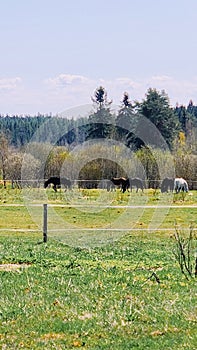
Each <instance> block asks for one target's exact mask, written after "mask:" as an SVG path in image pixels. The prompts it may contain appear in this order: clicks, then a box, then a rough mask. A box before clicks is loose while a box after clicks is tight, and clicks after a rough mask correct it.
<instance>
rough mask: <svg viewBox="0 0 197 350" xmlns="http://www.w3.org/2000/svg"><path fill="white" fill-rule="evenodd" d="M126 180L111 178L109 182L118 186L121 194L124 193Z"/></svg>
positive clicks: (123, 178)
mask: <svg viewBox="0 0 197 350" xmlns="http://www.w3.org/2000/svg"><path fill="white" fill-rule="evenodd" d="M126 181H127V180H126V179H125V177H112V179H111V182H112V183H113V184H114V185H115V186H118V187H119V188H120V189H121V191H122V192H125V190H124V188H125V184H126Z"/></svg>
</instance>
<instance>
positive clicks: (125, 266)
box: [0, 188, 197, 350]
mask: <svg viewBox="0 0 197 350" xmlns="http://www.w3.org/2000/svg"><path fill="white" fill-rule="evenodd" d="M46 194H47V203H48V204H49V205H51V206H52V205H53V207H52V208H53V211H54V212H55V215H56V216H57V217H59V218H62V219H63V220H64V222H66V224H67V227H68V229H69V227H71V225H72V227H73V225H74V227H77V228H78V229H79V232H80V229H81V230H83V229H85V228H91V229H92V230H94V229H95V232H94V234H97V235H99V231H98V232H97V231H96V230H97V229H99V228H102V229H103V230H104V229H105V228H106V231H107V229H108V228H110V229H111V241H106V242H105V243H106V244H103V245H100V246H88V244H87V246H86V247H84V248H81V247H78V246H74V245H73V246H70V245H68V244H66V241H63V240H58V239H53V235H52V234H50V232H49V240H48V243H47V244H44V243H42V232H41V231H40V229H38V226H37V223H36V220H35V218H34V217H32V215H31V214H32V213H31V211H30V210H29V208H28V205H24V194H22V192H21V190H19V189H14V190H12V189H9V188H8V189H7V190H4V189H0V229H1V231H0V276H1V279H0V288H1V294H0V300H1V302H0V308H1V309H0V347H1V348H2V349H17V350H18V349H32V350H34V349H35V350H36V349H47V350H48V349H49V350H50V349H62V350H63V349H76V348H79V349H95V350H96V349H106V350H108V349H113V350H114V349H115V350H119V349H121V350H123V349H124V350H125V349H128V350H130V349H151V350H152V349H153V350H154V349H161V350H162V349H165V350H166V349H179V350H182V349H189V350H194V349H196V343H197V336H196V334H197V327H196V322H197V317H196V314H197V312H196V311H197V310H196V279H195V278H194V277H193V278H189V279H188V280H187V279H186V278H185V276H184V275H183V274H182V273H181V271H180V268H179V265H178V262H177V260H176V259H175V255H174V251H175V249H176V242H175V239H174V230H175V222H176V223H177V224H178V225H179V228H178V229H179V231H180V232H181V235H182V236H183V237H186V236H187V235H188V231H189V226H190V225H192V226H193V227H194V228H196V223H197V222H196V217H197V215H196V213H197V208H196V207H195V204H196V203H197V193H196V192H195V191H193V192H192V196H189V195H186V197H185V198H182V197H181V196H176V195H175V196H176V197H175V196H172V195H171V194H167V193H165V194H161V193H160V191H153V190H147V191H146V190H145V193H144V194H141V193H140V194H139V193H135V192H134V191H133V192H132V194H129V193H128V192H126V193H124V194H122V193H120V192H119V191H116V192H111V193H107V192H104V191H102V190H100V191H99V190H83V191H78V190H74V191H73V192H71V193H69V191H66V192H64V191H59V192H57V193H55V192H54V191H53V190H52V189H47V190H44V189H29V190H28V193H25V196H26V198H29V200H31V201H32V198H34V202H35V204H36V205H37V204H39V203H43V202H44V201H45V200H46ZM183 199H184V200H183ZM77 205H78V206H77ZM105 205H106V207H104V206H105ZM155 205H159V208H157V209H155ZM101 206H103V207H102V208H101ZM127 206H130V208H129V209H128V208H126V207H127ZM135 206H136V208H135ZM162 206H163V207H162ZM166 206H167V207H169V206H171V207H170V208H168V210H167V212H165V213H164V214H165V215H164V219H163V220H162V222H161V220H160V218H159V215H160V214H162V210H164V209H166ZM192 206H193V207H192ZM35 208H36V209H35V210H36V215H37V214H39V215H41V214H42V207H41V206H35ZM162 208H163V209H162ZM155 210H156V212H155ZM135 212H137V213H138V214H135ZM40 213H41V214H40ZM139 213H140V216H139ZM154 217H156V218H154ZM117 218H118V219H117ZM153 218H154V220H155V221H154V223H155V225H156V224H157V223H158V226H159V227H158V228H157V229H155V230H152V231H151V230H150V231H147V230H146V229H147V228H148V227H149V225H150V222H153ZM138 219H139V220H138ZM156 219H157V220H156ZM48 220H49V229H50V220H51V218H50V210H49V218H48ZM55 224H56V227H57V230H58V228H59V226H58V225H57V223H55ZM69 225H70V226H69ZM117 225H120V227H121V229H122V228H123V229H125V231H124V234H122V235H121V236H119V237H118V238H117V237H116V234H115V233H114V237H115V238H114V237H113V229H114V231H115V228H116V227H118V226H117ZM129 228H132V230H131V231H129ZM127 229H128V232H127ZM139 229H140V230H139ZM88 234H91V233H88ZM84 235H85V233H84ZM195 235H196V231H194V243H195V242H196V240H195V237H196V236H195ZM194 248H195V247H194ZM192 257H193V256H192Z"/></svg>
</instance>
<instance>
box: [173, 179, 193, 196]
mask: <svg viewBox="0 0 197 350" xmlns="http://www.w3.org/2000/svg"><path fill="white" fill-rule="evenodd" d="M174 191H175V192H176V193H179V192H181V191H182V192H188V191H189V188H188V183H187V181H186V180H185V179H183V178H182V177H180V178H176V179H175V180H174Z"/></svg>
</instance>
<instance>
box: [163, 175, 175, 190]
mask: <svg viewBox="0 0 197 350" xmlns="http://www.w3.org/2000/svg"><path fill="white" fill-rule="evenodd" d="M168 189H169V190H170V191H171V192H172V191H173V189H174V178H170V177H165V178H164V179H163V181H162V183H161V192H162V193H164V192H168Z"/></svg>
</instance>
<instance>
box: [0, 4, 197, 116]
mask: <svg viewBox="0 0 197 350" xmlns="http://www.w3.org/2000/svg"><path fill="white" fill-rule="evenodd" d="M0 13H1V20H0V50H1V53H0V114H4V115H5V114H9V115H16V114H18V115H21V114H27V115H35V114H38V113H42V114H49V113H51V114H52V115H56V114H58V113H61V112H63V111H67V110H70V109H71V110H72V109H73V108H75V107H77V106H84V105H86V104H92V101H91V96H93V95H94V92H95V90H96V88H97V87H99V86H103V87H104V88H105V89H106V91H107V96H108V98H109V99H112V100H113V103H114V104H115V105H118V106H119V105H120V103H121V100H122V98H123V94H124V92H127V93H128V94H129V97H130V100H131V101H135V100H138V101H142V100H143V99H144V98H145V95H146V93H147V90H148V88H150V87H151V88H156V89H157V90H158V91H161V90H165V92H166V93H167V95H168V96H169V100H170V104H171V106H175V105H176V103H178V104H183V105H187V104H188V103H189V100H190V99H192V100H193V102H194V103H195V104H197V39H196V32H197V21H196V14H197V1H196V0H165V1H164V0H163V1H161V0H99V1H98V0H97V1H95V0H72V1H71V0H69V1H68V0H28V1H27V0H17V1H16V0H0Z"/></svg>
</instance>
